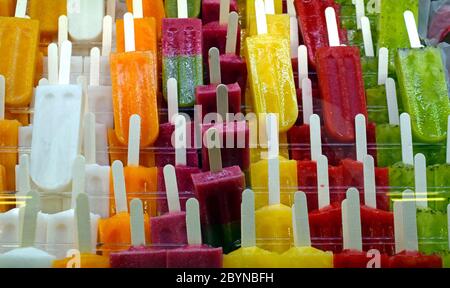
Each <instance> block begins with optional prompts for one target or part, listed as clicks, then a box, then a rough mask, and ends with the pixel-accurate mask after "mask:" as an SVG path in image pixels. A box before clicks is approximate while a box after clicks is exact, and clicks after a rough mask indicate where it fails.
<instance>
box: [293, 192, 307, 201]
mask: <svg viewBox="0 0 450 288" xmlns="http://www.w3.org/2000/svg"><path fill="white" fill-rule="evenodd" d="M294 201H295V202H299V201H306V194H305V192H302V191H298V192H295V195H294Z"/></svg>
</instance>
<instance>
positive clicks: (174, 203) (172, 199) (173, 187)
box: [163, 165, 181, 213]
mask: <svg viewBox="0 0 450 288" xmlns="http://www.w3.org/2000/svg"><path fill="white" fill-rule="evenodd" d="M163 172H164V183H165V184H166V194H167V204H168V207H169V212H170V213H173V212H180V211H181V206H180V197H179V192H178V184H177V175H176V173H175V167H173V166H172V165H166V166H165V167H164V171H163Z"/></svg>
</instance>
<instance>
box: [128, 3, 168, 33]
mask: <svg viewBox="0 0 450 288" xmlns="http://www.w3.org/2000/svg"><path fill="white" fill-rule="evenodd" d="M135 2H136V1H135V0H126V3H127V9H128V12H132V13H133V14H136V13H135V12H134V8H133V4H134V3H135ZM163 2H164V1H163V0H142V1H141V3H142V4H141V6H142V10H143V11H142V12H143V15H142V16H141V15H140V17H138V18H142V17H145V18H155V21H156V33H157V35H158V39H161V34H162V31H161V25H162V19H163V18H165V17H166V13H165V11H164V3H163Z"/></svg>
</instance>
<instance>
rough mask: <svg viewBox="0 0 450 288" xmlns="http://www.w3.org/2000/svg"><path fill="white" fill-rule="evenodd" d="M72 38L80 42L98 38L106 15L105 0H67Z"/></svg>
mask: <svg viewBox="0 0 450 288" xmlns="http://www.w3.org/2000/svg"><path fill="white" fill-rule="evenodd" d="M67 16H68V20H69V35H70V38H71V39H72V40H74V41H78V42H92V41H95V40H98V39H99V38H100V36H101V34H102V20H103V17H104V16H105V1H104V0H67Z"/></svg>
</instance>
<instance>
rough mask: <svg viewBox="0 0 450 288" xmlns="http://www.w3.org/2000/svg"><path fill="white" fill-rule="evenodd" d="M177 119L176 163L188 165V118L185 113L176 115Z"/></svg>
mask: <svg viewBox="0 0 450 288" xmlns="http://www.w3.org/2000/svg"><path fill="white" fill-rule="evenodd" d="M174 119H175V164H176V165H180V166H186V165H187V155H186V148H187V143H186V142H187V141H186V139H187V135H186V134H187V127H186V125H187V124H186V118H184V116H183V115H176V117H175V118H174Z"/></svg>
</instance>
